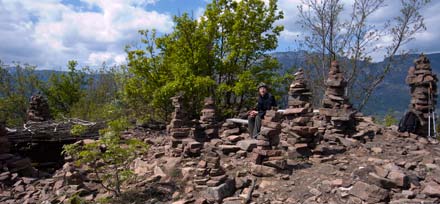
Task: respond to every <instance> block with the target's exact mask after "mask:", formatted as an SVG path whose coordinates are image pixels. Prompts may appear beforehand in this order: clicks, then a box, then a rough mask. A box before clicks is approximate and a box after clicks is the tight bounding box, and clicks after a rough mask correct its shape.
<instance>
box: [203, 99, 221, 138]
mask: <svg viewBox="0 0 440 204" xmlns="http://www.w3.org/2000/svg"><path fill="white" fill-rule="evenodd" d="M200 126H201V128H202V130H203V133H202V134H203V136H204V137H205V138H206V139H212V138H216V137H218V129H219V128H218V124H217V118H216V115H215V105H214V100H213V99H212V98H206V99H205V101H204V106H203V109H202V111H201V116H200Z"/></svg>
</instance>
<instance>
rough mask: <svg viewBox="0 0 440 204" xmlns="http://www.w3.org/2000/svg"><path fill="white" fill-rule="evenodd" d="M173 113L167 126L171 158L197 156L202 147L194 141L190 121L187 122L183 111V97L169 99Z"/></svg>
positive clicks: (180, 95) (185, 113)
mask: <svg viewBox="0 0 440 204" xmlns="http://www.w3.org/2000/svg"><path fill="white" fill-rule="evenodd" d="M171 101H172V104H173V106H174V112H173V113H172V115H171V118H172V119H171V122H170V124H169V125H168V126H167V130H168V133H169V134H170V136H171V137H172V141H171V147H172V148H173V149H172V151H171V154H172V156H181V155H182V154H183V153H184V154H185V156H197V155H199V154H200V151H201V149H202V147H203V145H202V144H201V143H199V142H197V141H195V140H194V138H193V136H194V128H193V127H192V121H189V118H188V117H187V116H188V114H187V112H186V110H185V109H184V107H183V106H184V105H183V95H182V94H179V95H177V96H175V97H172V98H171Z"/></svg>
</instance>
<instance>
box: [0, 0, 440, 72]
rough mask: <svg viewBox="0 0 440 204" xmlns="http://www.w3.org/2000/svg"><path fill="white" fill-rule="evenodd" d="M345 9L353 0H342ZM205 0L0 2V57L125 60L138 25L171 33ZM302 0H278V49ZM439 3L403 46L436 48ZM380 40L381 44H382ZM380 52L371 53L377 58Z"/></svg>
mask: <svg viewBox="0 0 440 204" xmlns="http://www.w3.org/2000/svg"><path fill="white" fill-rule="evenodd" d="M343 2H344V6H345V7H347V8H349V7H350V6H351V5H350V4H351V3H352V0H343ZM386 2H387V3H386V4H387V6H386V7H384V8H381V9H380V10H379V11H377V12H376V13H375V14H374V15H373V16H372V18H371V21H372V22H374V23H375V24H377V25H382V24H383V23H384V22H385V21H386V20H387V19H390V18H392V17H393V16H395V15H397V14H398V12H399V11H398V9H396V8H398V3H399V1H397V0H386ZM207 3H208V0H38V1H36V0H0V60H1V61H2V62H4V63H12V62H21V63H29V64H32V65H37V66H38V67H39V68H40V69H63V68H64V67H65V66H66V64H67V61H68V60H77V61H78V62H79V63H80V64H81V65H90V66H91V67H94V66H99V65H101V64H102V63H103V62H105V63H106V64H109V65H113V64H123V63H125V57H126V54H125V52H124V47H125V46H126V45H135V44H136V43H139V39H140V36H139V34H138V32H137V31H138V30H140V29H156V30H157V31H158V32H159V33H162V34H163V33H169V32H171V31H172V29H173V21H172V18H173V16H174V15H179V14H182V13H184V12H188V13H190V14H191V15H193V16H194V17H195V18H198V17H199V16H201V15H202V14H203V11H204V7H205V6H206V4H207ZM298 5H300V0H278V6H279V9H280V10H282V11H283V12H284V19H282V20H280V21H278V22H277V24H280V25H284V26H285V30H284V31H283V32H282V33H281V36H280V38H279V46H278V48H277V49H276V50H275V51H277V52H284V51H294V50H295V49H298V40H301V39H303V38H304V35H303V34H302V30H301V28H300V26H299V25H298V24H297V21H298V9H297V7H298ZM439 10H440V1H433V2H431V3H430V5H429V6H428V7H426V8H425V9H424V10H423V11H422V12H423V16H424V17H425V23H426V26H427V30H426V31H424V32H421V33H418V34H416V36H415V39H414V40H413V41H411V42H410V43H409V44H407V45H405V47H404V48H405V49H412V50H415V51H417V52H425V53H433V52H440V48H439V46H440V35H439V34H438V33H440V26H438V25H436V22H438V21H439V20H440V12H438V11H439ZM386 42H387V39H386V38H384V39H383V42H381V43H386ZM381 56H383V53H380V52H378V53H375V54H374V56H373V57H374V58H375V59H376V60H380V58H381Z"/></svg>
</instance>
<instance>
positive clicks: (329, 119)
mask: <svg viewBox="0 0 440 204" xmlns="http://www.w3.org/2000/svg"><path fill="white" fill-rule="evenodd" d="M326 86H327V89H326V91H325V95H324V99H323V101H322V104H323V108H321V109H319V114H320V115H321V116H322V117H323V118H322V119H324V121H325V124H324V125H325V128H321V130H325V132H324V139H327V140H332V141H334V140H336V138H335V137H338V136H339V137H346V136H348V135H351V134H352V133H353V131H352V130H353V126H354V122H355V120H354V114H355V113H356V111H355V110H354V109H353V108H352V105H351V104H350V102H349V101H348V98H347V97H346V96H345V87H346V86H347V81H346V80H345V79H344V74H343V73H342V72H341V70H340V67H339V64H338V63H337V62H336V61H333V62H332V64H331V67H330V71H329V75H328V79H327V81H326Z"/></svg>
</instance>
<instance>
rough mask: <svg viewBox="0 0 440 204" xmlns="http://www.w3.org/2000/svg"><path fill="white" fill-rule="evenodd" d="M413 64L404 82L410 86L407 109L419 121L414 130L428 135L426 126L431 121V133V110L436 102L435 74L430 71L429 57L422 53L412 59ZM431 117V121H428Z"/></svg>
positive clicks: (432, 126)
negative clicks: (409, 99)
mask: <svg viewBox="0 0 440 204" xmlns="http://www.w3.org/2000/svg"><path fill="white" fill-rule="evenodd" d="M414 64H415V66H414V67H410V68H409V71H408V76H407V77H406V83H407V84H408V85H409V86H410V87H411V102H410V104H409V111H411V112H413V113H414V114H415V115H416V116H417V117H418V119H419V121H420V126H419V127H418V129H417V130H416V133H417V134H419V135H423V136H427V135H428V128H429V127H428V126H429V123H431V135H433V128H435V127H434V125H433V123H432V122H433V121H432V118H433V114H432V113H433V112H434V111H435V105H436V103H437V82H438V79H437V76H436V75H435V74H433V73H432V69H431V64H430V62H429V59H428V58H427V57H426V56H424V55H423V54H422V55H420V56H419V58H417V59H416V60H415V61H414ZM429 118H431V121H429Z"/></svg>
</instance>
